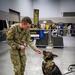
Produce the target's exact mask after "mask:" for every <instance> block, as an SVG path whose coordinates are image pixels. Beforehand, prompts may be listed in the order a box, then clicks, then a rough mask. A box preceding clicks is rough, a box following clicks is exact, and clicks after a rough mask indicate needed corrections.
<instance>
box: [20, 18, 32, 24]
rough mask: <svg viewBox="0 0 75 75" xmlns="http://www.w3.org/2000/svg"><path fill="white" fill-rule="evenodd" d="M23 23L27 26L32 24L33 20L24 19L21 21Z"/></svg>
mask: <svg viewBox="0 0 75 75" xmlns="http://www.w3.org/2000/svg"><path fill="white" fill-rule="evenodd" d="M21 22H24V24H26V23H29V24H32V21H31V19H30V18H29V17H24V18H23V19H22V20H21Z"/></svg>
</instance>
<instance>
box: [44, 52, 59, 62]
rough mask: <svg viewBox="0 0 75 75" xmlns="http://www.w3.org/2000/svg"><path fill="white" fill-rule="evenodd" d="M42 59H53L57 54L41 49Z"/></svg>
mask: <svg viewBox="0 0 75 75" xmlns="http://www.w3.org/2000/svg"><path fill="white" fill-rule="evenodd" d="M43 55H44V56H43V59H44V60H45V61H47V60H53V59H54V58H55V57H58V55H55V54H52V52H50V51H43Z"/></svg>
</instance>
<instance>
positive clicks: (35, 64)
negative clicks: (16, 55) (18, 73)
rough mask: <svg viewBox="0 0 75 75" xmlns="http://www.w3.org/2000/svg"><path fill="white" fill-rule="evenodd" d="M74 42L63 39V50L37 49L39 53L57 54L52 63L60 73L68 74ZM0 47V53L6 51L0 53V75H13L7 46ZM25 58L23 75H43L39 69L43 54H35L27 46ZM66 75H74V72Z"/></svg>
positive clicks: (74, 56)
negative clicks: (46, 51)
mask: <svg viewBox="0 0 75 75" xmlns="http://www.w3.org/2000/svg"><path fill="white" fill-rule="evenodd" d="M74 40H75V38H74V37H64V45H65V47H64V48H63V49H60V48H53V49H50V50H49V49H46V48H39V49H40V50H41V51H43V50H48V51H52V52H53V53H54V54H57V55H58V57H57V58H55V60H54V62H55V63H56V64H57V65H58V67H59V68H60V70H61V72H62V73H63V74H64V73H66V72H68V66H69V65H70V64H75V59H74V58H75V44H74V43H75V42H74ZM65 41H66V42H65ZM69 43H70V44H69ZM66 44H67V45H66ZM1 45H2V44H0V51H4V50H6V51H5V52H3V53H0V75H14V72H13V65H12V63H11V59H10V55H9V51H8V45H7V43H4V44H3V46H1ZM69 45H70V46H69ZM71 45H72V46H71ZM26 56H27V62H26V71H25V75H43V73H42V68H41V67H42V61H43V54H37V53H36V52H34V51H33V50H32V49H31V48H30V47H29V46H28V47H27V48H26ZM67 75H75V72H73V73H70V74H67Z"/></svg>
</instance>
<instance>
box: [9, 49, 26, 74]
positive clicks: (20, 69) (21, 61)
mask: <svg viewBox="0 0 75 75" xmlns="http://www.w3.org/2000/svg"><path fill="white" fill-rule="evenodd" d="M10 57H11V61H12V63H13V66H14V73H15V75H24V71H25V66H26V55H25V50H12V49H10Z"/></svg>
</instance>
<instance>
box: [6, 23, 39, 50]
mask: <svg viewBox="0 0 75 75" xmlns="http://www.w3.org/2000/svg"><path fill="white" fill-rule="evenodd" d="M7 43H8V45H9V46H10V47H11V49H20V45H24V43H26V44H28V45H29V46H30V47H31V48H32V49H33V50H34V51H36V50H38V48H37V47H36V46H35V45H34V43H33V42H32V40H31V37H30V31H29V30H21V28H20V25H19V24H17V25H14V26H12V27H10V29H9V31H8V33H7Z"/></svg>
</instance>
